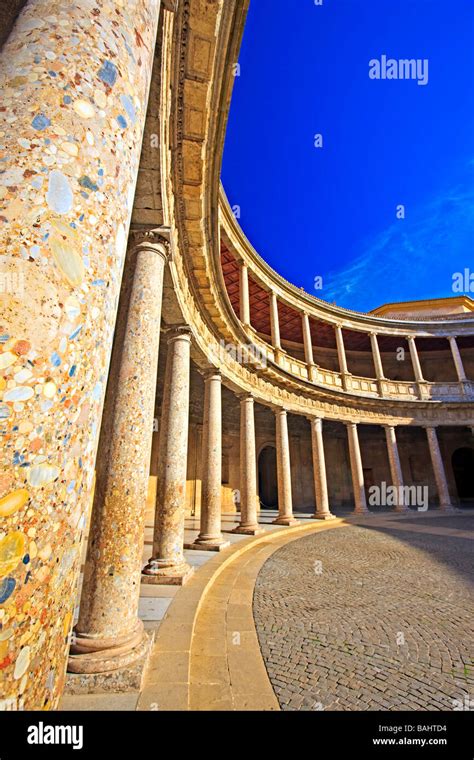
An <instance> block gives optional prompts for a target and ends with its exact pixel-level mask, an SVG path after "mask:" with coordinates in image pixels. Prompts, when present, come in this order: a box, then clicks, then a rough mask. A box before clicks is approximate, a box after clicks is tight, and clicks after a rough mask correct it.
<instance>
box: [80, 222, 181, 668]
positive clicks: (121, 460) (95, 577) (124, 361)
mask: <svg viewBox="0 0 474 760" xmlns="http://www.w3.org/2000/svg"><path fill="white" fill-rule="evenodd" d="M131 239H132V241H134V243H135V245H133V246H132V247H131V251H130V266H128V267H127V275H128V271H129V270H131V279H132V282H131V286H130V296H129V299H127V300H128V303H127V302H125V303H124V304H123V308H122V307H121V309H120V315H119V324H118V326H117V332H116V334H117V338H120V340H121V341H122V340H123V345H122V344H120V345H119V344H117V341H116V342H115V346H114V352H113V356H112V363H111V370H110V380H109V384H108V387H107V395H106V400H105V407H104V418H103V425H102V430H101V435H100V441H99V449H98V455H97V466H96V485H95V497H94V505H93V509H92V518H91V526H90V531H89V543H88V552H87V559H86V565H85V571H84V583H83V586H82V596H81V606H80V614H79V620H78V623H77V626H76V628H75V636H74V639H73V643H72V645H71V650H70V657H69V671H70V672H72V673H103V672H106V671H110V670H117V669H119V668H124V667H127V668H128V667H129V666H130V664H131V663H132V662H134V661H136V660H137V659H139V658H140V657H142V656H143V655H144V653H145V651H146V647H147V642H148V639H147V637H146V635H145V634H144V630H143V624H142V622H141V620H139V618H138V599H139V595H140V577H141V563H142V550H143V540H144V532H145V508H146V499H147V493H148V477H149V470H150V453H151V443H152V437H153V414H154V405H155V391H156V377H157V371H158V350H159V340H160V332H159V329H158V327H159V324H160V321H161V299H162V291H163V272H164V266H165V262H166V258H167V249H166V243H165V241H164V240H163V238H161V237H160V235H159V233H158V232H154V231H153V230H152V231H150V232H143V233H137V234H132V235H131Z"/></svg>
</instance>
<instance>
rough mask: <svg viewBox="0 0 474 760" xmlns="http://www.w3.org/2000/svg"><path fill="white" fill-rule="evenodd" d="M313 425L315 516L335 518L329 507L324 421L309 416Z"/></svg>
mask: <svg viewBox="0 0 474 760" xmlns="http://www.w3.org/2000/svg"><path fill="white" fill-rule="evenodd" d="M308 419H309V422H310V425H311V446H312V452H313V477H314V493H315V497H316V511H315V513H314V515H313V517H315V518H317V519H318V520H330V519H333V518H334V515H332V514H331V512H330V509H329V497H328V483H327V475H326V457H325V455H324V441H323V421H322V419H321V418H320V417H308Z"/></svg>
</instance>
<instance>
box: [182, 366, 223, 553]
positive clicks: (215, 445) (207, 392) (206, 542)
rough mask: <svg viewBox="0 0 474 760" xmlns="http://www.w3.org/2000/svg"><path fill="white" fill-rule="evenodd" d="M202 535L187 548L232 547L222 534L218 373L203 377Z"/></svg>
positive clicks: (215, 549) (219, 377)
mask: <svg viewBox="0 0 474 760" xmlns="http://www.w3.org/2000/svg"><path fill="white" fill-rule="evenodd" d="M203 423H204V424H203V438H202V485H201V520H200V532H199V535H198V537H197V538H196V540H195V542H194V544H191V545H189V547H188V548H196V549H208V550H209V551H220V550H221V549H224V548H225V547H226V546H229V541H224V538H223V536H222V531H221V511H222V510H221V492H222V378H221V373H220V372H219V371H218V370H216V369H210V370H208V371H207V372H205V374H204V420H203Z"/></svg>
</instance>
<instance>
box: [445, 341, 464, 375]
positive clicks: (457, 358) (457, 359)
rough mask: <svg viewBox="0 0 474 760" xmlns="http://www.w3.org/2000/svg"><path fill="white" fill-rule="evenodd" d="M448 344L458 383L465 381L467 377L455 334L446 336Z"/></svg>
mask: <svg viewBox="0 0 474 760" xmlns="http://www.w3.org/2000/svg"><path fill="white" fill-rule="evenodd" d="M448 340H449V345H450V347H451V353H452V355H453V361H454V366H455V367H456V374H457V377H458V380H459V382H460V383H466V382H467V377H466V372H465V370H464V364H463V360H462V356H461V352H460V351H459V346H458V344H457V340H456V336H455V335H450V336H449V337H448Z"/></svg>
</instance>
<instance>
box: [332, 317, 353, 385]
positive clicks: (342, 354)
mask: <svg viewBox="0 0 474 760" xmlns="http://www.w3.org/2000/svg"><path fill="white" fill-rule="evenodd" d="M334 330H335V333H336V345H337V356H338V359H339V371H340V373H341V376H342V387H343V388H345V389H347V388H348V384H349V370H348V369H347V359H346V348H345V346H344V336H343V334H342V328H341V326H340V325H335V326H334Z"/></svg>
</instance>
